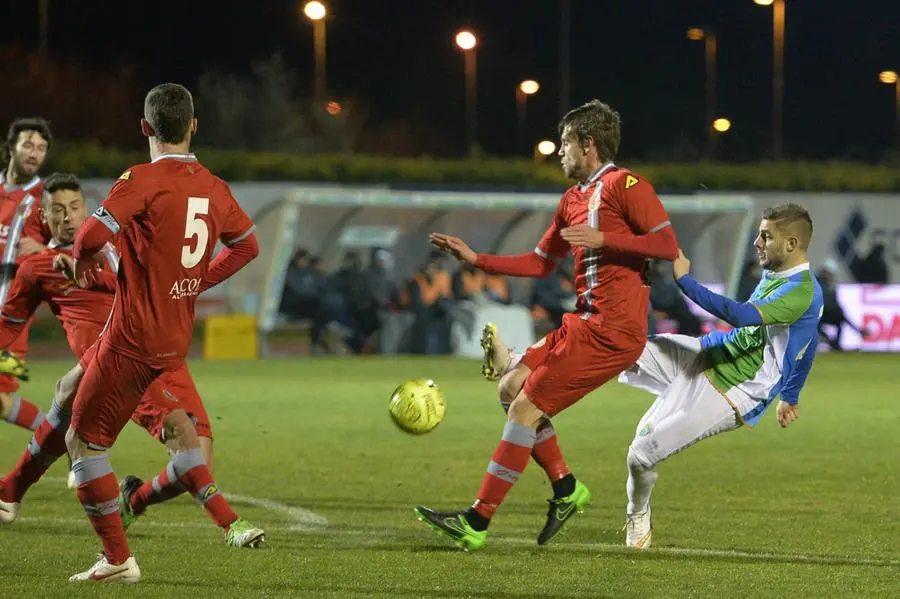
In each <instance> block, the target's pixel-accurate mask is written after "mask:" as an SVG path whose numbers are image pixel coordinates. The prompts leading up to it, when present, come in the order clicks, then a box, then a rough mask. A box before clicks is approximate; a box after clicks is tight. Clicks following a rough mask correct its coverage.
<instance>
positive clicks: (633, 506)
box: [625, 451, 657, 514]
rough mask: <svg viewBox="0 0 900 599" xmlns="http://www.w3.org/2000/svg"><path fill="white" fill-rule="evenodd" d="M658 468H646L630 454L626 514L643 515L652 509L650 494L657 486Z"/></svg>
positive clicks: (626, 484) (626, 488) (626, 486)
mask: <svg viewBox="0 0 900 599" xmlns="http://www.w3.org/2000/svg"><path fill="white" fill-rule="evenodd" d="M656 477H657V474H656V466H644V465H643V464H641V463H640V462H639V461H638V460H637V458H635V457H634V454H633V453H632V452H631V451H629V452H628V482H627V483H625V492H626V493H627V494H628V507H627V508H626V510H625V513H626V514H641V513H643V512H646V511H647V509H648V508H649V507H650V494H651V493H653V487H654V485H656Z"/></svg>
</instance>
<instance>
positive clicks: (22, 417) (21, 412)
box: [6, 397, 44, 431]
mask: <svg viewBox="0 0 900 599" xmlns="http://www.w3.org/2000/svg"><path fill="white" fill-rule="evenodd" d="M43 420H44V414H43V412H41V411H40V409H39V408H38V407H37V406H36V405H34V404H33V403H31V402H30V401H28V400H27V399H22V398H21V397H15V399H13V404H12V407H10V409H9V413H8V414H7V415H6V421H7V422H9V423H10V424H15V425H16V426H21V427H22V428H24V429H27V430H30V431H33V430H37V427H38V425H39V424H40V423H41V422H43Z"/></svg>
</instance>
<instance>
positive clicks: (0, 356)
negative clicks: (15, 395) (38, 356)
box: [0, 349, 29, 381]
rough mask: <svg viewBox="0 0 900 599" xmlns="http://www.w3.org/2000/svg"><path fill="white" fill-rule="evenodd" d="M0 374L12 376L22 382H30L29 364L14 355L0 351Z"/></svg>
mask: <svg viewBox="0 0 900 599" xmlns="http://www.w3.org/2000/svg"><path fill="white" fill-rule="evenodd" d="M0 372H2V373H3V374H11V375H12V376H14V377H16V378H17V379H19V380H21V381H27V380H28V376H29V375H28V364H26V363H25V360H21V359H19V357H18V356H16V355H15V354H13V353H10V352H8V351H6V350H5V349H4V350H3V351H0Z"/></svg>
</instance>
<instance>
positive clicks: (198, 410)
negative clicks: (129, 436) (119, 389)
mask: <svg viewBox="0 0 900 599" xmlns="http://www.w3.org/2000/svg"><path fill="white" fill-rule="evenodd" d="M178 409H181V410H184V411H185V412H187V415H188V416H190V417H191V421H192V422H193V423H194V429H195V430H196V431H197V434H198V435H199V436H201V437H206V438H207V439H212V438H213V436H212V426H211V425H210V422H209V416H208V415H207V414H206V408H205V407H204V406H203V401H202V400H201V399H200V393H198V392H197V387H196V386H195V385H194V379H193V378H192V377H191V373H190V371H188V367H187V364H182V366H181V368H179V369H178V370H174V371H172V372H166V373H163V375H162V376H160V377H159V378H158V379H156V381H155V382H154V383H153V384H152V385H150V388H149V389H147V392H146V393H145V394H144V397H143V398H141V403H140V404H138V407H137V409H136V410H135V411H134V414H132V415H131V420H132V421H133V422H134V423H135V424H137V425H138V426H140V427H142V428H144V429H145V430H146V431H147V432H148V433H150V435H151V436H152V437H153V438H154V439H158V440H160V441H163V442H165V439H164V438H163V423H164V422H165V419H166V417H167V416H168V415H169V414H170V413H171V412H172V411H173V410H178Z"/></svg>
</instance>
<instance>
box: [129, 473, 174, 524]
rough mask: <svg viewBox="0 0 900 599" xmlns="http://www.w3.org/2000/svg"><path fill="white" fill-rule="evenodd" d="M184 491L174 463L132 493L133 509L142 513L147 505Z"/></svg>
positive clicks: (136, 512)
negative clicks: (176, 474)
mask: <svg viewBox="0 0 900 599" xmlns="http://www.w3.org/2000/svg"><path fill="white" fill-rule="evenodd" d="M182 493H184V487H183V486H181V483H180V482H178V477H177V476H175V469H174V468H173V467H172V463H171V462H169V464H168V465H167V466H166V467H165V468H164V469H163V471H162V472H160V473H159V475H157V477H156V478H154V479H153V480H148V481H147V482H145V483H144V484H143V485H141V486H140V488H139V489H138V490H137V491H135V492H134V493H133V494H132V495H131V498H130V499H131V509H132V510H134V513H135V514H142V513H144V510H146V509H147V506H150V505H154V504H157V503H162V502H163V501H167V500H169V499H172V498H173V497H178V496H179V495H181V494H182Z"/></svg>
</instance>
